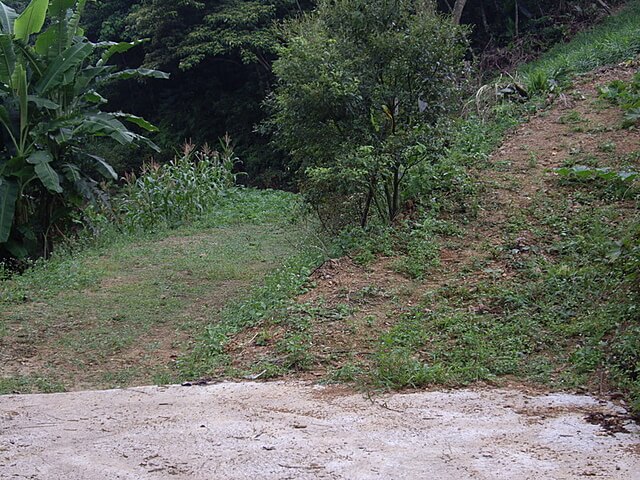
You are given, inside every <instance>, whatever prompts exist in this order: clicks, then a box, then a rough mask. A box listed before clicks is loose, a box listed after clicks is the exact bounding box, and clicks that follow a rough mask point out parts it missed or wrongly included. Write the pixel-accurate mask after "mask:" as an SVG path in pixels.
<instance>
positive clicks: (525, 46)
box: [85, 0, 619, 187]
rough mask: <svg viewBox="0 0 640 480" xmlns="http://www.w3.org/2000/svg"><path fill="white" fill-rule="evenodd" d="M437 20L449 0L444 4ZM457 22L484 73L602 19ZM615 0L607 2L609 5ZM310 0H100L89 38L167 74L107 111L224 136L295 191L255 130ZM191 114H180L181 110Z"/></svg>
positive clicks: (253, 168)
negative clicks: (286, 27) (280, 52)
mask: <svg viewBox="0 0 640 480" xmlns="http://www.w3.org/2000/svg"><path fill="white" fill-rule="evenodd" d="M436 3H437V7H438V9H439V11H440V12H441V13H445V14H448V13H449V12H451V9H452V7H453V4H454V1H453V0H440V1H438V2H436ZM463 3H465V6H464V10H463V11H462V23H463V24H465V25H471V26H472V27H473V28H472V30H471V35H470V40H471V41H472V45H473V46H474V51H475V52H476V53H477V59H478V61H479V63H480V64H481V65H483V67H484V68H487V69H495V68H504V67H507V66H512V65H515V64H516V63H518V62H519V61H522V60H525V59H530V58H532V57H534V56H535V55H537V54H538V53H539V52H540V51H542V50H545V49H546V48H548V47H549V46H551V45H553V43H555V42H557V41H563V40H566V39H567V38H570V37H571V36H572V35H573V33H574V32H576V31H578V30H579V29H581V28H583V26H584V25H585V24H586V23H588V22H591V21H593V20H594V19H597V18H598V17H599V16H601V15H606V14H607V9H605V8H604V7H602V6H601V5H600V4H599V3H598V2H594V1H592V0H568V1H563V2H556V1H551V0H544V1H536V0H520V1H518V2H514V0H494V1H491V2H486V1H480V0H468V1H467V2H463ZM616 3H619V2H617V1H616V0H608V1H607V4H608V5H610V6H613V5H615V4H616ZM316 4H317V2H316V1H313V0H305V1H296V0H259V1H258V0H206V1H203V0H182V1H179V2H175V1H169V0H96V1H95V2H93V3H92V4H91V5H90V8H88V11H87V15H86V16H85V23H86V27H87V33H88V35H89V37H90V38H92V39H94V40H98V39H111V38H119V39H121V40H127V41H131V40H133V39H135V38H141V37H146V38H148V39H149V41H148V42H146V43H145V44H144V45H142V46H141V47H140V48H139V49H136V50H134V51H131V52H129V53H127V54H126V55H125V56H123V57H122V62H123V65H125V64H128V63H132V64H138V63H139V62H140V61H144V62H145V65H147V66H150V67H152V68H158V67H160V68H162V69H163V70H165V71H168V72H170V73H171V75H172V81H171V82H153V81H151V82H145V83H144V84H142V83H141V84H137V85H136V84H128V85H126V86H124V85H122V86H116V87H115V88H114V89H113V90H112V91H111V92H109V93H110V95H109V97H110V98H111V101H112V103H111V105H112V108H115V109H117V108H125V107H126V109H127V110H129V111H132V112H133V113H136V114H137V115H141V116H144V117H145V118H149V119H151V120H152V121H154V123H156V124H158V125H159V126H160V127H161V130H162V131H161V133H159V134H158V135H157V136H155V137H154V140H155V141H156V142H157V143H158V144H159V145H161V146H163V147H169V148H165V149H164V151H165V154H164V155H163V156H162V157H161V158H160V160H161V161H169V160H170V159H171V158H172V154H171V148H172V147H173V146H174V145H176V144H179V143H181V142H182V141H183V140H184V139H187V138H189V139H192V140H193V141H195V142H196V143H204V142H209V143H213V142H215V140H216V139H217V138H218V137H221V136H223V135H224V134H225V133H226V132H229V133H230V134H231V135H232V136H233V138H234V139H236V141H237V143H238V145H237V149H238V154H239V156H240V157H241V158H242V159H243V168H244V169H245V170H246V171H247V172H248V173H249V175H248V177H247V178H248V181H249V182H251V183H253V184H256V185H263V186H264V185H266V186H279V187H283V186H284V187H287V186H289V187H291V186H293V185H292V183H291V173H292V172H291V171H290V170H289V169H287V167H286V163H287V162H286V159H284V158H283V157H282V154H281V152H278V151H277V150H275V149H274V148H273V146H272V144H270V142H269V138H268V137H265V136H264V135H260V134H259V133H256V131H255V127H256V125H258V124H259V123H261V121H262V120H264V118H265V112H264V111H263V109H261V106H260V105H261V103H262V101H263V99H264V97H265V96H266V95H267V94H268V93H269V92H270V91H271V85H272V83H273V80H274V77H273V74H272V70H271V66H272V63H273V61H274V60H275V59H276V50H277V46H278V45H279V43H280V40H281V37H282V35H281V32H280V27H279V24H281V23H282V22H286V21H288V19H292V18H296V17H298V16H300V15H301V14H302V12H308V11H311V10H312V9H314V8H315V7H316ZM185 105H188V106H189V108H188V109H185V108H184V106H185ZM114 154H115V155H116V156H117V157H118V158H117V160H116V162H115V163H116V167H117V169H119V170H122V171H124V170H127V169H132V168H138V167H140V165H141V164H142V160H143V158H142V157H141V156H133V157H132V156H131V155H130V154H129V152H128V151H126V150H122V149H116V150H115V152H114Z"/></svg>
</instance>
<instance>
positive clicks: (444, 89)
mask: <svg viewBox="0 0 640 480" xmlns="http://www.w3.org/2000/svg"><path fill="white" fill-rule="evenodd" d="M287 35H288V41H287V44H286V46H284V47H283V48H282V49H281V51H280V58H279V60H277V61H276V62H275V64H274V73H275V74H276V77H277V85H276V88H275V93H274V95H273V96H272V97H271V98H270V99H269V100H268V102H267V105H268V107H269V108H270V109H271V110H272V112H273V115H272V118H271V120H270V121H269V122H268V123H267V127H269V128H270V129H271V130H272V131H273V132H274V134H275V140H276V141H277V142H278V145H279V146H280V147H281V148H282V149H284V150H286V151H287V153H289V154H291V156H292V158H293V160H292V165H291V167H292V168H293V169H295V170H297V172H298V175H299V177H300V180H301V185H302V191H303V192H304V193H305V194H306V196H307V198H308V200H310V201H311V203H312V204H313V205H314V206H315V207H316V209H317V210H318V212H319V213H320V214H321V216H323V217H324V219H325V223H329V222H330V221H332V223H333V224H334V225H331V226H336V227H342V226H344V225H345V224H350V223H360V224H361V225H363V226H364V225H366V224H367V222H368V219H369V217H370V216H371V215H372V214H374V213H375V215H376V216H377V217H378V218H380V219H382V220H383V221H385V222H386V223H390V222H392V221H393V220H394V219H395V217H396V216H397V215H398V213H399V212H400V210H401V207H402V204H403V202H404V201H405V200H406V199H407V198H406V192H405V185H406V184H407V180H408V179H409V178H410V177H411V176H412V175H413V174H414V173H415V172H416V170H417V168H418V167H419V166H420V165H421V164H423V163H427V162H430V161H432V160H433V159H434V158H436V157H437V156H438V155H439V154H440V153H441V152H442V150H443V149H444V146H445V145H444V143H445V142H444V139H445V136H446V134H447V132H448V130H449V128H448V125H449V122H448V121H447V120H448V119H447V116H448V114H449V113H450V112H451V111H452V110H453V109H454V108H455V106H456V104H457V100H458V94H459V93H460V91H461V88H462V87H463V83H462V82H461V78H463V77H464V74H465V64H464V62H463V56H464V54H465V51H466V47H467V46H466V42H465V39H464V31H463V30H462V29H460V28H459V27H456V26H454V25H452V24H451V22H450V19H448V18H445V17H442V16H440V15H438V14H437V13H436V11H435V8H434V7H433V5H432V4H431V2H424V1H418V0H397V1H394V2H387V1H382V0H374V1H365V0H339V1H328V0H324V1H321V2H320V4H319V6H318V9H317V11H316V13H315V14H313V15H309V16H307V17H305V18H303V19H302V20H300V21H298V22H296V23H293V24H291V25H290V27H289V29H288V31H287Z"/></svg>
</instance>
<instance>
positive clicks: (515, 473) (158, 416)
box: [0, 382, 640, 480]
mask: <svg viewBox="0 0 640 480" xmlns="http://www.w3.org/2000/svg"><path fill="white" fill-rule="evenodd" d="M603 424H604V425H605V426H606V427H608V428H604V427H603ZM624 431H626V432H628V433H624ZM615 432H618V433H615ZM586 477H596V478H598V477H599V478H606V479H624V480H634V479H640V429H639V428H638V427H637V426H636V425H634V424H632V423H630V422H628V421H627V419H626V418H625V416H624V411H623V410H621V409H619V408H618V407H616V406H614V405H612V404H610V403H606V402H602V401H599V400H596V399H594V398H591V397H586V396H574V395H567V394H534V393H531V392H527V391H523V390H495V389H493V390H491V389H486V390H482V389H480V390H478V389H473V390H458V391H452V392H419V393H411V394H393V395H385V396H378V397H375V398H368V397H366V396H365V395H362V394H358V393H353V392H350V391H348V390H345V389H344V388H338V387H321V386H314V385H308V384H301V383H280V382H278V383H261V384H260V383H222V384H216V385H210V386H201V387H198V386H194V387H145V388H133V389H127V390H111V391H93V392H75V393H71V394H53V395H21V396H4V397H0V478H3V479H5V478H7V479H8V478H12V479H13V478H30V479H43V480H45V479H46V480H50V479H67V480H74V479H83V480H86V479H147V478H149V479H160V478H171V479H181V478H184V479H207V480H209V479H258V478H260V479H263V478H267V479H325V478H326V479H338V478H345V479H409V478H420V479H430V480H437V479H456V480H464V479H492V480H493V479H535V480H542V479H554V480H560V479H573V478H576V479H581V478H586Z"/></svg>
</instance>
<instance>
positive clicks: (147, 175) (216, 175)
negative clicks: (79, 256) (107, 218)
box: [119, 135, 238, 230]
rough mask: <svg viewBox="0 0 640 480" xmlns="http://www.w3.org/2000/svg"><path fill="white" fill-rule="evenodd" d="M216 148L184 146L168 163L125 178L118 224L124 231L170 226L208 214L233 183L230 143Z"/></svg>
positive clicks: (148, 166)
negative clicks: (120, 216) (120, 222)
mask: <svg viewBox="0 0 640 480" xmlns="http://www.w3.org/2000/svg"><path fill="white" fill-rule="evenodd" d="M220 143H221V149H220V151H216V150H213V149H211V148H210V147H209V146H208V145H206V144H205V145H204V146H202V147H201V148H199V149H197V148H196V147H195V146H194V145H193V144H192V143H185V145H184V147H183V151H182V153H181V154H180V155H179V156H177V157H176V158H174V159H173V160H172V161H171V162H169V163H167V164H164V165H159V164H157V163H155V162H151V163H147V164H145V165H144V166H143V168H142V172H141V173H140V175H135V174H128V175H126V176H125V182H126V183H125V188H124V193H123V195H122V196H121V198H120V200H119V207H120V213H121V214H122V220H123V223H124V225H125V226H126V227H127V228H128V229H129V230H136V229H153V228H155V227H175V226H177V225H179V224H181V223H185V222H189V221H193V220H196V219H197V218H199V217H201V216H203V215H205V214H206V213H207V212H208V211H211V209H212V208H213V207H215V205H216V202H217V201H218V199H219V198H220V197H221V196H222V195H224V194H225V193H226V192H227V191H228V190H229V189H230V188H231V187H233V185H234V184H235V181H236V174H234V173H233V169H234V166H235V164H236V163H237V162H238V159H237V157H236V156H235V154H234V151H233V146H232V143H231V139H230V137H229V136H228V135H227V136H225V137H224V138H223V139H222V140H221V141H220Z"/></svg>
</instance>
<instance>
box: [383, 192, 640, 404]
mask: <svg viewBox="0 0 640 480" xmlns="http://www.w3.org/2000/svg"><path fill="white" fill-rule="evenodd" d="M587 188H589V189H591V186H589V187H587ZM578 198H581V201H579V202H578V203H579V204H580V209H579V211H578V212H577V213H576V211H575V202H576V201H577V199H578ZM527 214H528V216H529V218H530V219H533V220H530V222H529V225H528V226H529V227H532V226H535V225H538V229H537V233H538V235H539V237H538V238H537V239H536V240H537V242H538V244H537V249H536V251H535V253H533V254H524V255H522V254H514V253H512V250H511V247H510V246H509V245H508V244H505V245H504V249H503V250H502V252H500V254H499V257H500V258H501V259H502V260H503V261H505V262H509V263H510V264H511V266H512V268H514V269H516V270H517V272H518V275H517V277H515V278H510V279H509V280H504V279H502V278H501V277H495V278H494V279H493V280H492V279H490V278H488V279H485V280H483V281H482V282H480V283H478V284H477V285H473V287H466V286H465V285H464V283H462V284H460V283H456V284H455V285H452V286H446V287H443V288H440V289H438V290H435V291H432V292H430V294H429V295H428V296H427V297H426V298H425V299H424V301H423V303H422V304H421V305H419V306H417V307H416V308H414V309H413V310H412V311H411V312H410V313H407V314H405V315H404V316H402V318H401V321H400V322H399V323H398V324H397V325H396V326H394V327H393V328H392V329H391V330H390V331H388V332H386V333H384V334H383V335H381V336H380V339H379V343H378V347H377V350H376V353H375V354H374V368H373V369H372V375H371V380H372V381H373V382H374V385H378V386H383V387H387V388H389V387H392V388H402V387H417V386H423V385H427V384H433V383H438V384H445V385H465V384H468V383H471V382H474V381H478V380H485V381H497V380H498V379H499V378H500V377H502V376H505V375H508V376H515V377H519V378H524V379H529V380H530V381H533V382H542V383H546V384H548V385H551V386H553V387H555V388H578V387H584V388H590V389H594V390H598V389H600V388H603V389H605V390H606V389H607V388H609V386H608V385H606V384H602V385H600V384H595V383H594V382H596V383H597V382H599V381H600V380H599V378H600V377H599V374H600V373H602V374H604V375H605V377H606V378H607V379H608V380H606V381H611V382H612V383H613V384H614V386H617V387H618V388H621V389H624V390H626V391H627V392H628V393H629V398H631V400H632V402H633V403H632V408H633V409H634V410H635V411H636V412H637V411H640V383H639V379H638V374H639V373H640V370H639V368H640V350H638V349H637V346H638V345H639V344H640V328H639V326H638V311H637V309H638V305H639V304H640V302H639V301H640V295H639V294H638V291H637V290H636V285H635V282H634V280H632V279H630V278H629V277H628V275H629V273H628V270H629V269H628V264H627V263H626V262H625V261H624V260H623V259H619V258H617V257H616V256H615V255H614V252H615V246H616V245H617V243H616V242H619V241H621V240H622V239H624V238H625V236H627V235H628V232H631V231H634V229H637V228H638V225H639V224H640V223H639V222H640V214H639V213H638V211H637V210H629V209H621V208H620V206H619V205H614V204H609V203H608V202H603V201H601V199H600V198H599V196H597V195H592V196H591V198H590V199H588V200H587V199H585V196H584V195H581V191H580V189H577V190H576V189H573V188H569V187H565V188H562V189H560V191H559V192H557V194H556V195H555V196H553V197H540V198H539V199H537V201H536V202H534V204H533V205H532V206H531V208H530V209H529V211H528V212H527ZM554 232H560V236H559V238H558V239H554V237H555V235H554ZM480 306H482V307H480Z"/></svg>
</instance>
